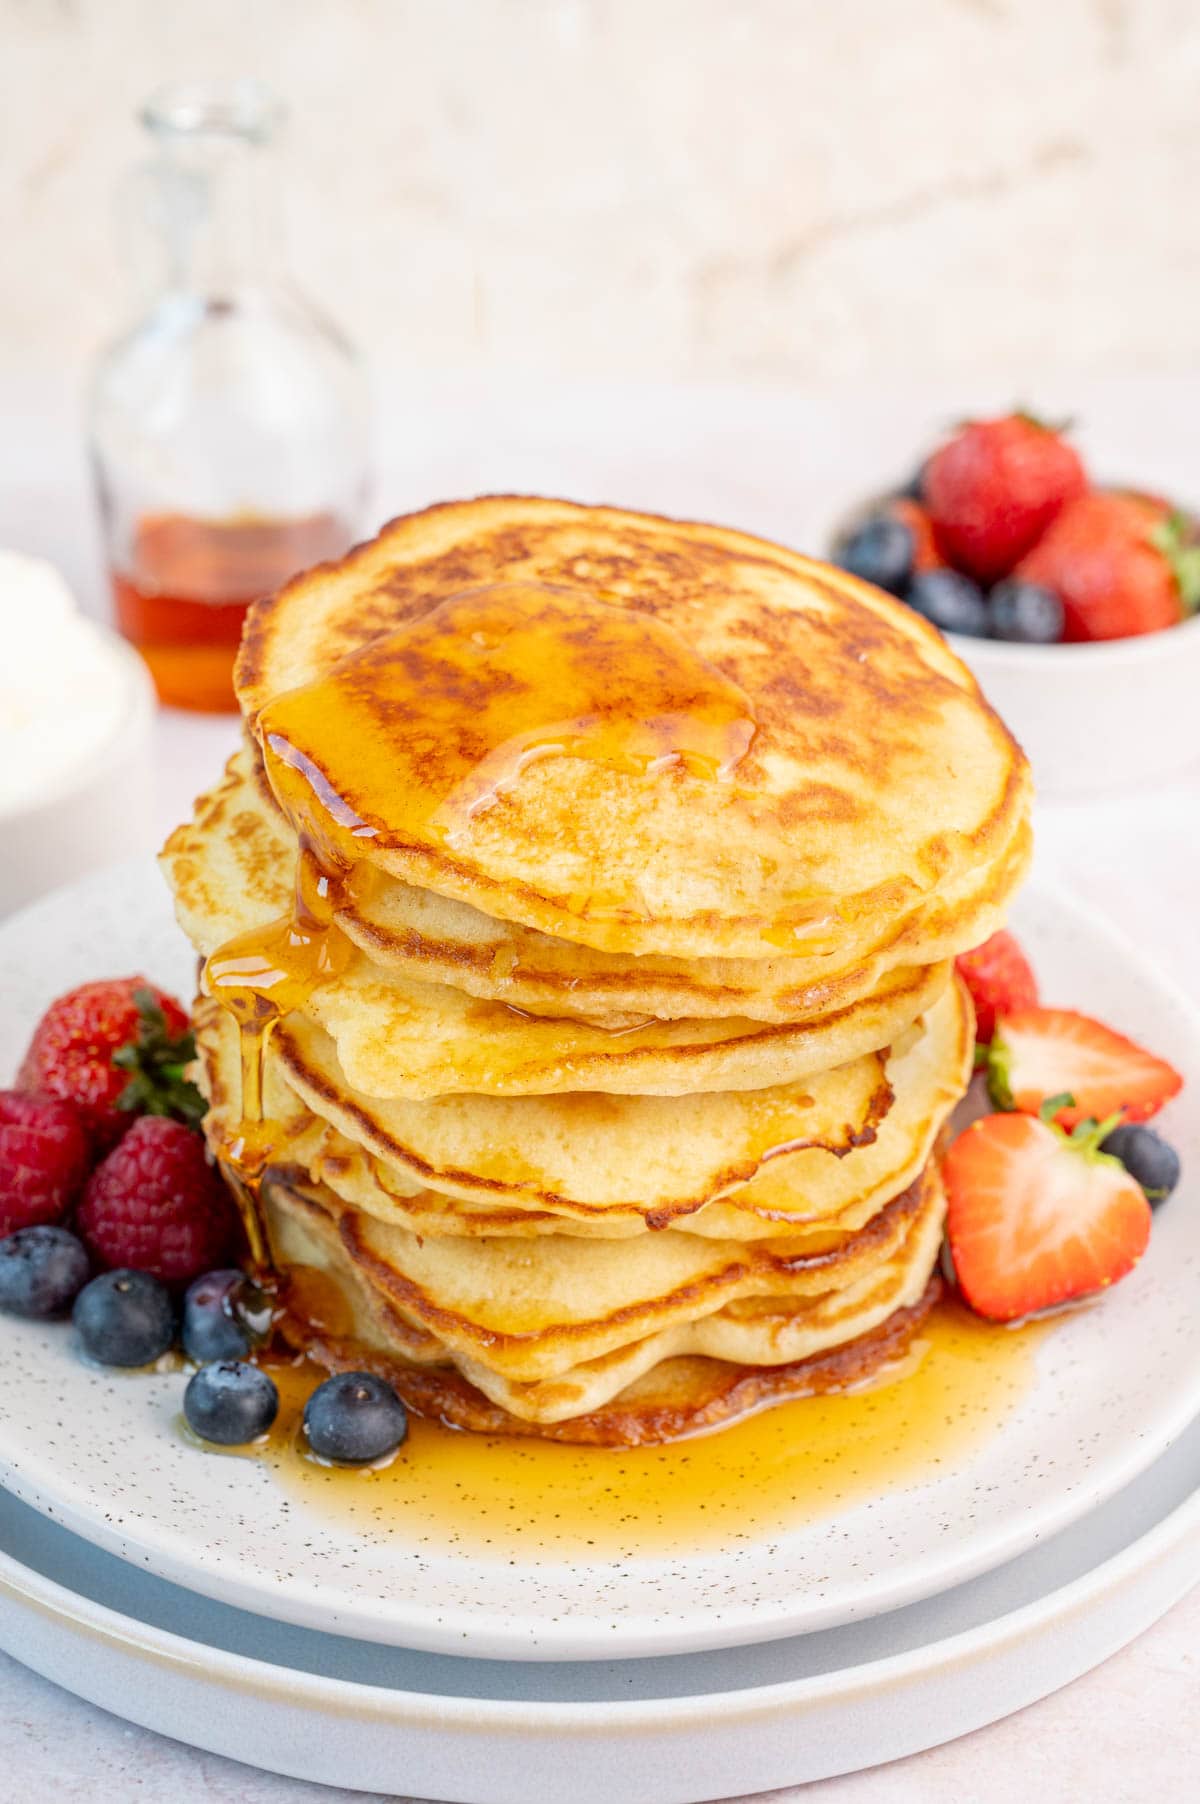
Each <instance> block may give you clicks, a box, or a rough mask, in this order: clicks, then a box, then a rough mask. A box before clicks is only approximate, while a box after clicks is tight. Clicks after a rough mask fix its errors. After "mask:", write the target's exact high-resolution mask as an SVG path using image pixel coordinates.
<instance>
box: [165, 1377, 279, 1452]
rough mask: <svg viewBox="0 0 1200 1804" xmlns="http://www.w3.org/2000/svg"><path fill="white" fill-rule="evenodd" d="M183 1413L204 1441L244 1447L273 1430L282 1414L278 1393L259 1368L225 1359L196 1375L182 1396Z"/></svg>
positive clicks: (219, 1444)
mask: <svg viewBox="0 0 1200 1804" xmlns="http://www.w3.org/2000/svg"><path fill="white" fill-rule="evenodd" d="M183 1413H184V1415H185V1416H186V1418H187V1424H188V1427H189V1428H190V1429H192V1431H193V1432H194V1433H195V1434H198V1435H199V1436H200V1437H201V1439H202V1440H205V1441H215V1442H216V1443H217V1445H218V1446H220V1447H244V1446H245V1444H246V1442H247V1441H256V1440H257V1439H258V1437H259V1435H262V1434H266V1432H267V1430H268V1428H270V1426H271V1424H272V1422H273V1421H274V1420H275V1417H276V1416H277V1415H278V1413H279V1392H278V1391H277V1390H276V1388H275V1382H274V1380H273V1379H272V1378H269V1377H268V1376H267V1374H266V1372H263V1371H260V1370H259V1368H258V1367H257V1366H249V1365H246V1364H245V1363H244V1362H243V1361H242V1360H240V1359H222V1360H218V1361H217V1362H216V1364H214V1365H207V1366H201V1367H200V1370H199V1371H198V1372H193V1374H192V1376H191V1378H190V1379H189V1380H188V1387H187V1389H186V1391H184V1393H183Z"/></svg>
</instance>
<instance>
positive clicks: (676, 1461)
mask: <svg viewBox="0 0 1200 1804" xmlns="http://www.w3.org/2000/svg"><path fill="white" fill-rule="evenodd" d="M290 1275H291V1274H289V1277H290ZM310 1301H311V1299H310ZM1059 1325H1060V1323H1059V1318H1054V1319H1049V1320H1043V1321H1036V1322H1032V1323H1026V1324H1024V1325H1022V1326H1020V1327H1017V1328H1010V1327H1002V1326H999V1325H996V1324H993V1323H988V1322H984V1321H981V1320H980V1319H979V1318H978V1317H975V1316H972V1315H971V1314H970V1313H969V1311H967V1310H966V1309H964V1308H963V1307H962V1306H961V1305H960V1304H959V1303H957V1302H956V1301H955V1300H953V1299H946V1300H943V1301H942V1302H941V1303H939V1304H937V1305H936V1307H935V1308H934V1310H933V1313H932V1314H931V1315H930V1317H929V1318H928V1320H927V1321H926V1322H925V1323H924V1324H923V1325H922V1327H921V1328H920V1329H919V1331H918V1333H917V1335H916V1337H915V1338H914V1340H913V1341H912V1342H911V1343H910V1345H909V1346H908V1348H907V1350H906V1351H905V1352H904V1353H903V1354H902V1355H900V1357H899V1358H897V1359H896V1360H895V1361H894V1362H893V1363H891V1364H890V1365H888V1366H886V1367H885V1368H883V1370H881V1371H880V1372H877V1373H876V1374H874V1375H873V1376H872V1378H871V1379H870V1380H869V1381H868V1382H866V1383H865V1384H862V1385H859V1386H858V1387H856V1388H850V1389H845V1390H840V1391H839V1390H833V1391H828V1392H825V1393H823V1394H821V1395H817V1396H807V1397H801V1398H797V1399H795V1400H794V1401H791V1402H782V1403H774V1404H772V1405H771V1406H770V1407H768V1408H765V1409H763V1410H761V1411H760V1412H759V1413H758V1414H756V1415H752V1416H748V1417H744V1418H743V1419H742V1420H741V1421H738V1422H734V1423H732V1424H729V1425H727V1426H725V1427H721V1428H719V1429H716V1430H713V1431H710V1432H708V1433H705V1434H701V1435H696V1436H693V1437H691V1438H690V1439H685V1440H681V1441H675V1442H671V1443H669V1444H667V1445H665V1446H657V1447H635V1448H610V1447H580V1446H571V1445H569V1444H565V1443H558V1442H553V1441H546V1440H538V1439H534V1438H531V1437H512V1438H510V1437H499V1436H494V1435H490V1436H489V1435H478V1434H471V1433H465V1432H463V1431H461V1430H458V1429H454V1428H449V1427H446V1426H445V1425H444V1424H442V1423H440V1422H436V1421H431V1420H428V1419H425V1418H422V1417H420V1416H416V1415H411V1414H410V1418H409V1433H408V1439H407V1440H406V1442H405V1443H404V1445H403V1446H402V1447H401V1448H400V1450H399V1452H398V1453H397V1454H396V1456H395V1457H394V1458H393V1459H391V1460H389V1461H387V1462H386V1463H384V1464H382V1465H381V1466H377V1467H336V1466H333V1467H331V1466H328V1465H324V1464H322V1463H320V1462H319V1461H316V1460H314V1459H313V1458H312V1457H311V1455H310V1454H309V1453H308V1452H307V1449H306V1445H305V1442H304V1437H303V1434H302V1432H301V1427H300V1423H301V1418H302V1415H303V1410H304V1404H305V1402H306V1400H307V1398H308V1397H309V1396H310V1395H311V1393H312V1391H313V1390H314V1389H315V1388H316V1386H317V1385H318V1384H319V1383H320V1382H321V1381H322V1379H323V1378H324V1377H325V1376H326V1374H325V1372H324V1371H323V1370H322V1369H321V1368H319V1367H317V1366H314V1365H312V1364H310V1363H308V1362H307V1361H305V1360H303V1359H292V1358H289V1359H283V1358H281V1359H278V1360H276V1361H268V1362H267V1363H268V1369H269V1370H270V1372H271V1376H272V1377H273V1378H274V1380H275V1382H276V1384H277V1386H278V1388H279V1392H280V1400H281V1401H280V1412H279V1417H278V1419H277V1422H276V1424H275V1427H274V1428H273V1429H272V1431H271V1433H270V1435H269V1436H268V1437H267V1438H266V1439H265V1440H264V1441H263V1442H262V1443H260V1444H257V1445H255V1446H252V1447H249V1448H239V1449H222V1450H221V1451H223V1452H231V1453H235V1454H237V1455H241V1456H242V1457H249V1458H251V1459H256V1460H258V1461H260V1462H262V1463H263V1464H265V1465H266V1466H267V1467H268V1468H269V1469H270V1470H271V1472H272V1473H273V1475H274V1476H275V1478H276V1480H277V1482H278V1483H279V1484H280V1485H281V1486H282V1487H283V1489H284V1490H285V1491H286V1492H287V1493H289V1494H290V1495H291V1496H293V1497H296V1498H298V1499H301V1500H302V1501H303V1502H304V1504H305V1506H306V1507H311V1508H313V1509H314V1510H316V1511H317V1512H318V1513H319V1514H320V1515H322V1516H324V1517H325V1518H326V1520H329V1521H331V1522H337V1523H338V1524H340V1525H342V1526H344V1527H345V1528H347V1529H349V1530H350V1531H351V1532H354V1533H370V1532H377V1531H378V1530H380V1529H381V1528H382V1529H385V1530H386V1531H387V1532H388V1533H389V1534H393V1535H399V1536H401V1537H403V1539H404V1540H405V1542H406V1543H408V1544H411V1545H413V1546H414V1547H420V1548H423V1549H428V1550H430V1551H449V1550H462V1549H467V1550H471V1551H482V1552H484V1553H487V1554H504V1555H506V1556H508V1557H510V1558H512V1559H515V1560H516V1561H517V1562H519V1563H525V1562H530V1561H537V1560H539V1559H544V1558H546V1557H551V1558H554V1557H588V1558H597V1557H599V1558H603V1557H609V1558H636V1557H638V1556H645V1555H650V1554H655V1553H661V1552H671V1551H674V1552H681V1551H686V1552H699V1551H703V1550H705V1549H706V1548H718V1547H721V1548H728V1547H730V1546H736V1545H738V1544H743V1543H745V1542H748V1541H752V1540H761V1538H762V1537H763V1536H764V1535H774V1534H777V1533H782V1532H785V1531H789V1530H795V1529H797V1528H799V1527H803V1526H804V1525H806V1524H807V1523H811V1522H818V1521H821V1520H826V1519H828V1518H829V1517H830V1516H832V1515H835V1514H836V1513H837V1512H838V1511H839V1510H843V1509H848V1508H851V1507H853V1505H855V1504H856V1503H859V1502H862V1501H864V1500H867V1499H869V1498H872V1497H878V1496H881V1495H884V1494H886V1493H887V1492H889V1491H891V1490H893V1489H895V1488H896V1487H902V1486H905V1485H908V1484H912V1483H913V1482H915V1481H918V1480H920V1479H921V1478H925V1477H928V1476H929V1475H930V1474H931V1473H936V1472H937V1471H938V1470H942V1469H945V1468H946V1467H947V1466H949V1465H951V1464H955V1463H961V1462H962V1461H964V1460H966V1459H968V1458H969V1457H970V1455H971V1454H972V1452H973V1451H974V1450H975V1449H976V1448H977V1447H979V1446H980V1445H982V1444H983V1442H984V1441H986V1440H987V1439H988V1438H989V1437H990V1436H991V1435H992V1434H994V1433H995V1432H996V1431H997V1430H998V1429H999V1428H1000V1427H1002V1426H1003V1424H1004V1423H1005V1421H1007V1420H1008V1419H1009V1417H1010V1416H1011V1415H1012V1413H1013V1412H1014V1410H1015V1409H1016V1407H1017V1406H1018V1404H1019V1403H1020V1401H1021V1399H1022V1398H1023V1397H1024V1396H1025V1395H1026V1393H1027V1391H1028V1389H1029V1387H1030V1385H1031V1383H1032V1382H1033V1378H1034V1375H1035V1371H1036V1361H1037V1348H1038V1346H1039V1345H1040V1342H1041V1340H1042V1338H1043V1336H1044V1335H1046V1334H1048V1333H1050V1332H1053V1331H1055V1330H1056V1329H1057V1328H1058V1326H1059Z"/></svg>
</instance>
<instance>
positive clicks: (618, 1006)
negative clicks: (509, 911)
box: [162, 746, 1031, 1027]
mask: <svg viewBox="0 0 1200 1804" xmlns="http://www.w3.org/2000/svg"><path fill="white" fill-rule="evenodd" d="M1030 839H1031V835H1030V833H1029V830H1028V828H1027V827H1023V828H1022V829H1021V831H1020V832H1019V833H1018V835H1017V837H1016V838H1015V839H1014V840H1013V841H1012V843H1011V844H1010V845H1009V847H1008V848H1007V849H1006V850H1005V852H1004V853H1003V854H1002V856H1001V857H1000V859H999V860H998V861H997V862H996V863H994V864H992V865H985V866H983V867H981V868H980V869H979V870H974V871H970V872H968V873H966V874H965V876H964V877H963V878H962V879H961V880H960V881H959V883H957V884H955V885H953V886H949V887H947V888H946V889H944V890H942V891H940V892H939V894H938V896H937V899H936V902H931V903H929V904H927V905H926V906H925V907H924V908H922V909H918V910H915V911H913V913H912V914H910V915H908V916H902V917H897V918H896V919H895V920H894V921H893V922H892V923H891V924H890V928H889V933H888V936H887V937H886V938H885V939H883V940H881V941H880V942H879V944H878V945H877V947H876V949H875V950H874V951H873V952H872V953H871V955H870V956H869V957H867V958H866V959H865V960H864V961H863V962H851V963H849V964H841V963H838V962H836V961H834V960H831V959H830V958H828V957H825V958H814V957H809V958H804V957H788V956H785V955H783V954H780V955H779V956H778V957H775V958H748V959H729V958H711V959H682V958H670V957H664V956H655V955H653V954H647V955H644V956H642V957H638V956H636V955H633V954H625V955H621V954H619V953H611V952H597V951H596V950H594V949H593V948H592V947H589V946H580V945H578V944H576V943H575V942H574V941H571V940H563V939H555V938H552V937H551V936H550V935H549V934H545V933H539V932H538V931H537V930H536V929H535V928H529V927H521V926H519V925H516V924H514V923H512V922H507V921H497V920H495V919H493V917H492V916H490V915H485V914H481V913H480V911H479V910H478V909H475V908H471V907H469V906H468V905H467V904H466V903H464V902H456V901H453V900H451V899H450V898H448V897H446V896H439V895H436V894H435V893H434V892H433V891H432V890H426V889H413V888H412V887H411V886H410V885H408V884H405V883H398V882H397V881H396V880H395V879H394V878H383V879H381V880H379V881H373V882H370V883H367V884H366V885H364V886H362V888H361V890H360V889H359V888H357V887H355V886H351V887H349V888H348V889H347V890H346V891H345V893H344V894H343V895H342V896H341V897H340V899H339V902H338V906H337V909H336V916H335V918H336V920H337V923H338V926H339V927H340V928H341V929H342V931H343V933H345V934H346V936H347V938H348V939H350V940H351V941H353V943H354V944H355V945H356V946H357V947H358V948H359V949H360V950H361V951H362V952H363V953H365V954H366V956H367V957H368V959H369V960H370V962H371V963H372V965H374V966H376V967H377V968H378V969H380V970H382V971H396V972H398V973H401V974H402V975H405V976H407V977H412V978H418V979H420V980H421V981H423V982H426V983H428V982H436V983H440V984H449V985H452V986H453V987H455V988H456V989H459V990H463V991H465V992H466V993H467V995H469V996H474V997H477V998H478V999H479V1000H480V1001H485V1002H503V1003H508V1004H510V1005H511V1006H512V1007H514V1008H519V1009H523V1010H526V1011H527V1012H529V1013H531V1014H541V1015H552V1016H559V1017H564V1016H566V1017H577V1018H578V1019H580V1020H584V1021H594V1022H599V1023H601V1024H603V1025H604V1026H607V1027H629V1026H632V1025H633V1024H634V1023H636V1022H638V1021H642V1020H645V1018H646V1017H647V1016H653V1017H654V1018H655V1019H656V1020H660V1021H672V1020H679V1019H682V1018H685V1017H686V1018H690V1019H692V1020H711V1019H721V1018H725V1017H729V1016H736V1015H741V1016H747V1017H749V1018H750V1019H751V1020H757V1021H773V1022H797V1021H807V1020H813V1019H815V1018H817V1017H819V1016H821V1015H826V1014H830V1013H833V1012H834V1011H836V1010H838V1009H842V1008H846V1007H848V1006H849V1005H851V1004H852V1003H855V1002H857V1001H859V1000H860V999H861V998H863V997H865V996H869V995H871V994H872V993H873V992H874V991H876V990H877V989H878V988H879V987H880V985H881V983H882V982H883V981H884V979H885V978H886V975H887V973H888V972H890V971H892V970H894V969H896V968H897V967H899V966H900V965H927V964H936V963H938V962H939V961H941V960H943V959H946V958H950V957H952V956H954V955H955V954H957V953H959V952H962V951H964V950H965V949H966V948H968V947H970V946H977V945H979V944H980V943H981V942H982V941H983V940H985V939H986V938H987V937H988V935H989V934H990V933H993V932H994V931H995V930H996V928H997V927H999V926H1000V925H1001V924H1002V922H1003V920H1004V916H1005V911H1006V908H1007V904H1008V900H1009V897H1010V895H1011V894H1012V891H1013V890H1014V888H1015V887H1016V885H1017V883H1018V882H1019V880H1020V878H1021V876H1022V875H1023V874H1024V871H1025V868H1026V865H1027V864H1028V860H1029V849H1030ZM297 849H298V848H297V843H296V836H295V834H294V833H293V832H292V831H291V829H290V828H289V826H288V824H287V821H286V820H285V818H284V816H283V814H282V813H281V811H280V809H279V807H278V804H277V803H276V802H275V799H274V796H273V795H272V792H271V790H270V787H269V785H268V784H267V780H266V776H265V774H264V772H263V769H262V764H261V761H260V760H259V759H258V758H257V756H256V755H255V753H254V752H253V751H252V749H251V748H250V747H249V746H243V747H242V748H241V749H240V750H239V751H238V752H237V753H235V755H234V756H233V757H232V758H231V759H230V761H229V764H228V766H227V768H226V771H225V775H224V777H223V778H222V780H221V781H220V783H218V784H217V785H216V787H215V788H214V789H212V790H210V791H209V792H208V793H207V794H206V795H203V796H201V797H200V798H199V800H198V801H197V803H196V811H195V816H194V818H193V819H192V820H190V821H187V822H185V823H184V824H183V825H182V826H179V827H177V828H176V829H175V831H174V833H172V835H171V837H170V839H169V840H168V841H167V844H166V846H165V847H164V848H163V854H162V863H163V869H164V872H165V874H166V877H167V881H168V882H169V883H170V885H171V889H172V891H173V893H174V896H175V904H176V908H177V910H178V914H179V920H180V924H181V925H182V927H183V928H184V930H185V932H186V933H187V934H188V936H189V938H190V939H191V941H192V943H193V945H195V946H196V947H198V948H199V949H201V950H203V951H204V952H210V951H212V950H213V948H214V947H215V946H216V945H217V944H219V943H220V942H221V941H222V940H225V939H229V938H232V937H233V935H234V934H236V933H238V932H239V931H241V929H242V928H243V927H244V926H245V924H246V922H245V915H246V911H247V910H250V911H251V912H252V913H253V914H254V915H255V916H256V918H257V919H259V920H263V921H265V920H268V919H270V918H271V917H273V916H277V915H282V914H283V913H285V912H286V910H287V909H288V908H289V907H290V906H291V901H292V896H293V893H294V889H295V866H296V856H297Z"/></svg>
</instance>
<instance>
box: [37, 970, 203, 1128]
mask: <svg viewBox="0 0 1200 1804" xmlns="http://www.w3.org/2000/svg"><path fill="white" fill-rule="evenodd" d="M195 1056H196V1051H195V1043H194V1041H193V1039H192V1035H191V1031H190V1028H189V1025H188V1018H187V1015H186V1013H185V1011H184V1010H183V1008H182V1007H181V1005H180V1004H179V1003H178V1002H177V1001H176V1000H175V998H174V997H173V996H168V995H167V994H166V993H165V992H164V991H163V990H159V989H156V988H155V987H154V986H153V985H152V984H151V983H149V982H148V981H147V979H146V978H144V977H114V978H106V979H103V980H102V981H100V982H98V983H85V984H81V985H80V986H79V988H78V989H75V990H70V991H68V992H67V994H66V995H63V996H60V997H59V998H58V1000H57V1001H56V1002H52V1003H51V1005H50V1007H49V1008H48V1009H47V1010H46V1013H45V1014H44V1015H43V1016H42V1018H41V1020H40V1021H39V1022H38V1024H37V1027H36V1028H35V1029H34V1033H33V1039H32V1040H31V1041H30V1044H29V1050H28V1051H27V1052H26V1054H25V1058H24V1061H23V1063H22V1065H21V1069H20V1072H19V1073H18V1076H17V1088H18V1089H19V1090H23V1091H28V1092H33V1093H36V1094H40V1095H44V1096H57V1097H60V1098H62V1099H63V1100H64V1101H66V1102H70V1103H73V1104H74V1105H75V1107H76V1109H77V1110H78V1112H79V1114H80V1116H81V1118H82V1120H83V1123H84V1126H85V1128H86V1129H87V1131H88V1134H89V1136H90V1138H91V1142H92V1145H93V1147H94V1148H95V1150H96V1152H97V1153H104V1152H107V1151H108V1149H109V1148H110V1147H112V1146H114V1145H115V1144H116V1142H117V1141H118V1140H119V1139H120V1138H121V1136H122V1135H123V1134H124V1133H125V1131H126V1129H127V1128H128V1127H129V1126H130V1125H131V1124H132V1123H133V1121H135V1120H136V1118H137V1117H138V1116H139V1115H173V1116H175V1117H177V1119H179V1120H180V1121H185V1122H187V1123H188V1124H189V1125H190V1126H193V1127H194V1126H196V1125H198V1123H199V1121H200V1119H201V1117H202V1116H203V1114H204V1109H205V1103H204V1098H203V1097H202V1096H201V1094H200V1092H199V1091H198V1090H197V1089H196V1086H195V1085H194V1084H193V1083H191V1082H190V1081H189V1080H188V1079H187V1078H186V1077H185V1076H184V1068H185V1067H186V1066H187V1065H188V1063H189V1062H190V1061H191V1060H192V1059H193V1058H194V1057H195Z"/></svg>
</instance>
